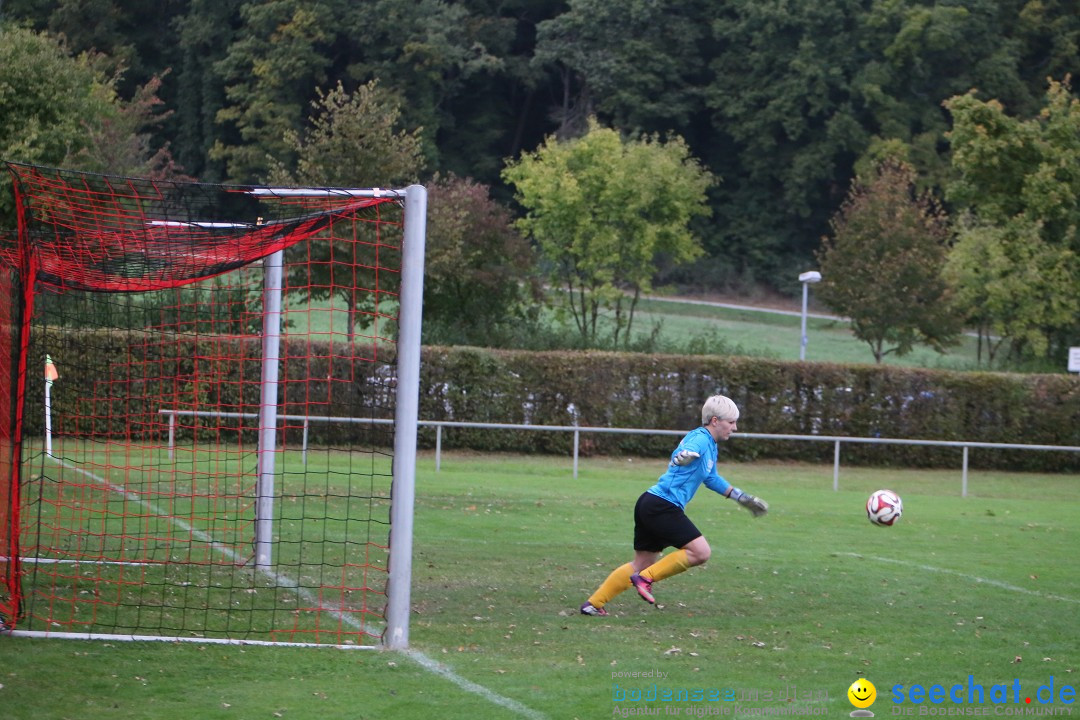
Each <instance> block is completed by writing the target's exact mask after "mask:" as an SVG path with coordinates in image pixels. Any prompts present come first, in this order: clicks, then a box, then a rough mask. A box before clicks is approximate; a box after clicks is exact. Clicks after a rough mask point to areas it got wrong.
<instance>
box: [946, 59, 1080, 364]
mask: <svg viewBox="0 0 1080 720" xmlns="http://www.w3.org/2000/svg"><path fill="white" fill-rule="evenodd" d="M946 107H947V108H948V109H949V111H950V112H951V113H952V115H953V129H952V131H951V132H950V133H949V135H948V137H949V140H950V142H951V143H952V148H953V155H952V164H953V170H954V173H955V178H956V179H955V181H954V182H952V183H951V184H950V185H949V187H948V197H949V200H950V201H952V202H954V203H956V204H957V206H958V207H960V208H963V209H964V210H966V218H965V222H964V223H963V225H961V226H960V229H959V230H960V231H959V236H958V239H957V243H956V246H955V248H954V249H953V252H952V257H951V258H950V262H949V268H950V273H951V274H952V276H953V278H954V282H955V283H956V284H957V285H958V287H959V288H961V293H960V297H961V299H962V300H963V301H964V304H963V309H964V311H965V312H966V313H967V314H968V316H969V317H970V318H971V319H972V321H973V322H975V323H976V324H977V325H978V326H979V327H980V328H982V329H984V330H985V332H986V334H987V335H990V334H995V335H998V336H1000V337H1001V338H1002V339H1007V340H1008V341H1009V343H1010V352H1012V353H1013V354H1015V355H1028V356H1034V357H1044V356H1046V355H1047V354H1048V353H1054V352H1056V353H1057V354H1059V355H1063V354H1064V353H1065V352H1066V350H1065V348H1066V347H1068V345H1069V343H1070V342H1072V341H1073V340H1074V339H1075V332H1076V331H1077V330H1078V329H1080V323H1078V322H1077V317H1078V316H1080V175H1078V174H1077V172H1076V167H1078V166H1080V100H1077V99H1076V98H1075V97H1073V96H1072V94H1071V92H1070V90H1069V85H1068V79H1067V78H1066V81H1064V82H1051V83H1050V86H1049V89H1048V90H1047V93H1046V104H1045V107H1044V108H1043V110H1042V111H1041V112H1040V113H1039V114H1038V115H1037V116H1036V117H1033V118H1029V119H1019V118H1016V117H1011V116H1009V115H1008V114H1006V112H1005V108H1004V106H1003V105H1002V104H1001V103H1000V102H997V101H996V100H990V101H982V100H979V99H978V98H977V97H976V96H975V95H974V93H968V94H965V95H960V96H957V97H954V98H952V99H950V100H949V101H948V102H947V103H946Z"/></svg>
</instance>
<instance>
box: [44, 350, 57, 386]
mask: <svg viewBox="0 0 1080 720" xmlns="http://www.w3.org/2000/svg"><path fill="white" fill-rule="evenodd" d="M59 379H60V373H58V372H56V366H55V365H53V361H52V357H50V356H49V355H46V356H45V382H53V381H54V380H59Z"/></svg>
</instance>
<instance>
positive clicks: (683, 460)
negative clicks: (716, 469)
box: [671, 450, 701, 465]
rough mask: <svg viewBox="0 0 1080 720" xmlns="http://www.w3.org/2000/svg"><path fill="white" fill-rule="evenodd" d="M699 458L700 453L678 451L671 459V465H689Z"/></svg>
mask: <svg viewBox="0 0 1080 720" xmlns="http://www.w3.org/2000/svg"><path fill="white" fill-rule="evenodd" d="M699 457H701V453H696V452H694V451H693V450H680V451H679V452H677V453H675V457H673V458H671V464H672V465H689V464H690V463H692V462H694V461H695V460H697V459H698V458H699Z"/></svg>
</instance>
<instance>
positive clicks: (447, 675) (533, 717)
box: [53, 458, 547, 720]
mask: <svg viewBox="0 0 1080 720" xmlns="http://www.w3.org/2000/svg"><path fill="white" fill-rule="evenodd" d="M53 459H54V460H56V462H58V463H59V464H61V465H63V466H64V467H66V468H70V469H72V470H74V471H75V472H78V473H81V474H83V475H86V476H87V477H89V478H92V479H93V480H95V481H96V482H99V483H101V484H102V485H104V486H105V487H107V488H109V489H110V490H112V491H113V492H115V493H118V494H120V495H123V496H124V497H126V498H127V499H128V500H130V501H132V502H134V503H137V504H139V505H141V506H143V507H144V508H146V509H147V510H149V511H150V512H152V513H155V514H156V515H159V516H160V515H163V514H164V513H162V512H161V510H159V509H158V508H157V507H155V506H154V504H153V503H151V502H148V501H146V500H143V499H142V498H140V497H138V496H137V495H135V494H134V493H130V492H127V491H126V490H124V489H123V488H122V487H120V486H119V485H114V484H113V483H111V482H109V481H108V480H106V479H105V478H103V477H101V476H99V475H96V474H94V473H92V472H90V471H89V470H84V469H83V468H81V467H78V466H77V465H72V464H71V463H69V462H67V461H65V460H62V459H60V458H53ZM171 520H172V521H173V522H175V523H176V524H177V525H178V526H179V527H181V528H182V529H183V530H184V531H185V532H190V533H191V534H192V535H193V536H195V537H197V538H198V539H199V540H201V541H203V542H205V543H208V544H209V545H210V546H211V547H213V548H214V549H216V550H218V551H219V552H220V553H221V554H222V555H224V556H225V557H227V558H229V559H230V560H232V561H233V562H237V563H239V562H241V560H242V558H240V556H239V555H237V554H236V553H235V552H233V551H232V550H230V549H229V548H227V547H225V546H224V545H221V544H219V543H218V542H217V541H215V540H214V539H213V538H211V537H210V536H209V535H207V534H206V533H204V532H202V531H201V530H196V529H195V528H193V527H191V526H190V525H188V524H187V523H186V522H184V521H183V520H181V519H179V518H176V517H173V518H171ZM260 572H262V573H264V574H265V575H267V577H269V578H270V579H271V580H273V581H274V582H275V583H277V584H278V585H279V586H280V587H287V588H295V589H296V590H297V592H299V593H300V594H301V595H303V596H304V599H305V600H307V601H308V602H309V603H311V604H312V605H315V606H317V605H318V598H317V597H316V596H315V594H314V593H312V592H310V591H308V590H307V589H305V588H302V587H299V586H298V583H297V582H295V581H293V580H290V579H288V578H286V577H284V576H283V575H279V574H278V573H275V572H270V571H267V570H263V569H261V568H260ZM326 610H327V612H329V613H332V614H333V615H334V616H335V617H336V618H338V619H340V620H341V621H342V622H343V623H345V624H347V625H352V626H353V628H355V629H356V630H362V629H363V628H362V626H361V625H360V623H359V622H357V621H356V619H355V618H353V617H351V616H349V615H346V614H344V613H340V612H337V611H334V610H332V609H329V608H327V609H326ZM345 647H348V646H345ZM401 653H402V654H403V655H405V657H407V658H409V659H410V660H412V661H413V662H415V663H416V664H417V665H419V666H420V667H422V668H424V669H425V670H427V671H428V672H431V673H434V674H436V675H438V676H439V677H442V678H444V679H445V680H448V681H449V682H451V683H453V684H454V685H456V686H457V687H458V688H460V689H462V690H464V691H466V692H470V693H473V694H474V695H479V696H480V697H482V698H484V699H485V700H487V701H488V702H491V703H493V704H495V705H498V706H500V707H503V708H506V709H507V710H510V711H511V712H514V713H517V714H518V715H520V716H522V717H526V718H529V720H547V716H545V715H543V714H542V713H539V712H537V711H536V710H533V709H531V708H528V707H525V706H524V705H522V704H521V703H519V702H518V701H517V700H512V699H510V698H508V697H504V696H502V695H499V694H498V693H496V692H494V691H492V690H489V689H488V688H486V687H484V686H483V685H479V684H477V683H474V682H473V681H472V680H467V679H466V678H463V677H461V676H460V675H458V674H457V673H455V672H454V671H453V670H451V669H450V668H448V667H447V666H445V665H443V664H442V663H440V662H436V661H435V660H432V659H431V658H429V657H428V656H427V655H425V654H423V653H422V652H419V651H417V650H409V649H406V650H403V651H401Z"/></svg>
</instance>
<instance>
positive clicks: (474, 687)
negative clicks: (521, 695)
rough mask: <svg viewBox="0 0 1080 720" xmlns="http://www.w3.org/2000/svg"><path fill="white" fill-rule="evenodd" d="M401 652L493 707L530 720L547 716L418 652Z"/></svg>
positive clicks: (544, 718) (541, 719) (545, 719)
mask: <svg viewBox="0 0 1080 720" xmlns="http://www.w3.org/2000/svg"><path fill="white" fill-rule="evenodd" d="M401 652H402V653H403V654H404V655H405V656H406V657H408V658H409V659H410V660H412V661H413V662H415V663H416V664H417V665H419V666H420V667H422V668H424V669H425V670H429V671H430V672H433V673H435V674H436V675H439V676H441V677H443V678H445V679H447V680H449V681H450V682H452V683H453V684H455V685H457V686H458V687H459V688H461V689H462V690H467V691H468V692H471V693H475V694H477V695H479V696H480V697H482V698H484V699H485V700H488V701H490V702H492V703H494V704H495V705H499V706H501V707H504V708H506V709H507V710H510V711H511V712H515V713H517V714H518V715H521V716H522V717H527V718H530V720H547V716H546V715H544V714H543V713H539V712H537V711H536V710H533V709H532V708H527V707H525V706H524V705H522V704H521V703H519V702H518V701H517V700H511V699H510V698H508V697H503V696H502V695H499V694H498V693H494V692H492V691H491V690H488V689H487V688H486V687H484V686H483V685H478V684H476V683H474V682H473V681H472V680H466V679H465V678H463V677H461V676H460V675H458V674H457V673H455V672H454V671H453V670H451V669H450V668H448V667H446V666H445V665H443V664H442V663H440V662H437V661H435V660H432V659H431V658H429V657H428V656H427V655H425V654H424V653H422V652H419V651H417V650H402V651H401Z"/></svg>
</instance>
